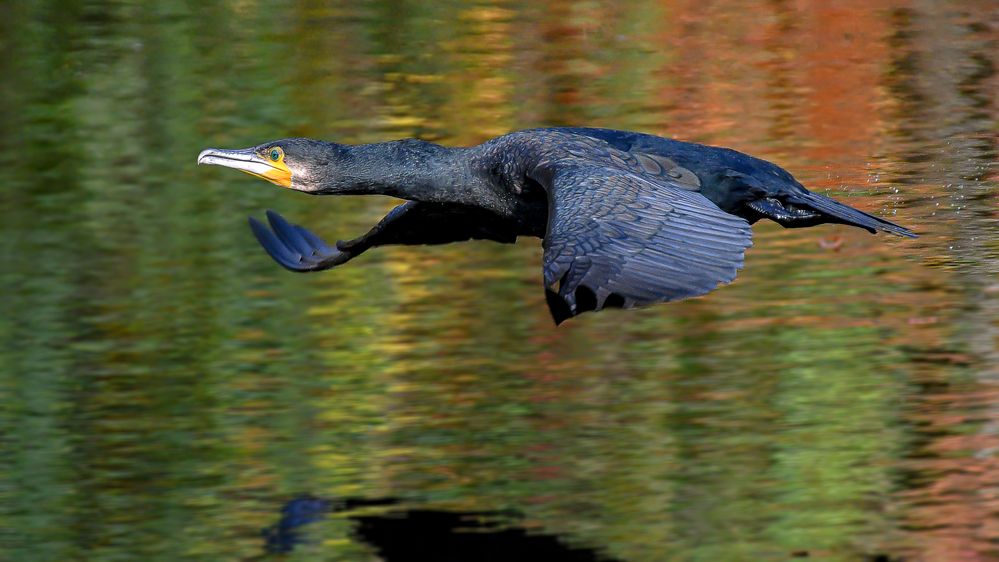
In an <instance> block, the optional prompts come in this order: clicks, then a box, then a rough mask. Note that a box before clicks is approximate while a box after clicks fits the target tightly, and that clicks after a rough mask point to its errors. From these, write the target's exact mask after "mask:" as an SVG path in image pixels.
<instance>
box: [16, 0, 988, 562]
mask: <svg viewBox="0 0 999 562" xmlns="http://www.w3.org/2000/svg"><path fill="white" fill-rule="evenodd" d="M4 16H5V17H4V18H3V19H2V20H0V47H2V50H3V52H4V53H5V56H4V57H2V58H0V71H2V75H3V76H4V80H3V81H0V94H2V95H3V99H4V100H5V101H4V103H3V104H0V140H2V141H3V147H4V150H0V164H2V165H3V169H4V183H3V189H0V203H2V208H3V209H4V211H5V212H4V220H3V221H2V222H0V234H2V236H0V252H2V254H0V256H2V258H3V267H2V268H0V289H2V293H3V295H4V300H3V303H4V306H5V314H3V315H2V316H0V445H2V447H3V454H2V455H0V500H2V501H0V523H2V525H0V559H3V560H12V561H20V560H24V561H28V560H30V561H32V562H35V561H48V560H53V561H55V560H59V561H62V560H74V559H86V560H95V561H111V560H134V559H148V560H177V559H194V560H197V559H204V560H234V559H235V560H239V559H253V558H254V557H258V556H260V551H261V549H260V541H261V537H260V534H259V530H260V529H261V528H265V527H268V526H269V525H273V524H274V514H273V511H274V506H276V505H281V504H282V502H284V501H286V500H287V499H288V498H291V497H296V495H297V494H300V493H301V492H302V491H303V490H310V491H312V492H313V493H315V494H317V496H318V497H321V498H334V497H339V498H344V497H368V498H378V497H393V498H398V499H399V501H400V502H403V503H404V505H405V508H401V509H405V510H406V511H408V512H410V513H437V514H448V513H450V514H461V513H481V512H496V511H510V510H512V511H515V512H517V513H521V514H523V519H521V520H518V521H517V522H516V525H517V527H518V528H520V529H524V531H523V532H524V534H523V537H556V536H557V537H558V540H557V542H558V544H561V545H565V547H566V548H570V549H576V550H579V549H593V551H594V552H600V553H606V556H608V557H611V558H613V559H616V560H628V561H643V560H649V561H660V560H664V559H669V560H705V561H706V560H711V561H714V560H726V561H738V560H751V561H756V560H787V559H789V558H791V557H794V556H804V554H805V553H807V555H808V556H809V558H810V559H818V560H829V561H844V562H846V561H856V560H865V559H867V560H902V559H904V560H906V561H952V560H962V561H984V560H989V559H994V558H995V557H997V556H999V547H997V541H999V456H997V455H999V406H997V405H999V371H997V367H996V366H997V365H999V343H997V342H999V322H997V319H999V245H997V242H996V241H997V240H999V236H997V234H999V227H997V222H996V216H997V208H996V201H997V200H999V199H997V198H996V187H997V178H996V169H995V162H996V161H997V149H996V142H995V133H996V130H997V126H999V125H997V121H999V119H997V111H996V105H995V95H994V92H995V91H997V90H999V82H997V80H999V79H997V77H996V76H997V73H996V72H995V67H996V64H997V61H996V54H997V53H999V45H997V39H996V35H995V28H996V25H997V21H996V12H995V6H994V3H992V2H989V1H987V0H960V1H956V2H950V3H945V4H944V3H931V2H903V1H899V0H875V1H873V2H872V1H865V2H860V1H859V0H847V1H845V2H835V3H828V2H819V1H814V2H812V1H803V2H797V3H789V2H784V1H780V0H775V1H769V2H749V1H748V0H726V1H721V2H713V3H705V2H689V1H685V0H664V1H660V2H635V3H628V4H618V3H608V2H599V1H598V2H586V3H577V2H563V1H553V2H542V3H537V2H533V3H530V2H516V1H514V2H508V3H497V4H488V3H478V2H474V3H457V2H442V3H414V2H404V3H398V2H392V3H389V2H370V1H364V2H356V3H348V2H333V3H323V2H310V1H299V2H292V1H288V0H276V1H271V2H266V3H264V2H254V1H250V2H212V1H207V2H199V3H198V12H197V13H196V14H195V13H192V12H191V11H190V7H189V4H188V3H183V2H176V1H171V0H160V1H157V2H129V1H125V2H114V3H111V2H59V1H38V2H31V3H15V4H14V5H13V6H10V7H8V8H7V9H5V14H4ZM990 92H991V93H990ZM549 124H575V125H583V124H585V125H595V126H608V127H615V128H629V129H640V130H643V131H649V132H655V133H660V134H667V135H669V134H672V135H676V136H678V137H682V138H685V139H690V140H698V141H702V142H710V143H716V144H724V145H728V146H732V147H735V148H739V149H742V150H745V151H747V152H751V153H753V154H756V155H759V156H762V157H765V158H769V159H772V160H775V161H777V162H779V163H781V164H783V165H784V166H786V167H787V168H788V169H790V170H792V171H793V172H794V173H795V174H796V175H797V177H798V178H799V179H801V180H802V182H803V183H804V184H805V185H807V186H809V187H810V188H812V189H815V190H818V191H820V192H831V193H832V194H833V195H836V196H838V197H840V198H842V199H844V200H847V201H848V202H849V203H851V204H853V205H855V206H858V207H860V208H863V209H865V210H868V211H871V212H878V213H884V214H885V215H888V216H891V217H892V219H893V220H895V221H897V222H899V223H901V224H904V225H906V226H910V227H912V228H913V229H914V230H916V231H917V232H919V233H920V234H922V237H921V238H919V239H918V240H915V241H907V240H896V239H891V238H887V237H884V236H878V237H873V236H869V235H867V234H866V233H864V232H860V231H856V230H851V229H847V228H839V227H833V226H827V227H821V228H813V229H803V230H781V229H779V228H778V227H775V226H773V225H759V226H757V227H756V246H755V247H754V248H753V249H752V250H751V251H750V253H749V255H748V259H747V265H746V269H745V270H744V271H743V273H742V274H741V275H740V278H739V280H738V281H737V282H736V283H735V284H734V285H732V286H730V287H727V288H724V289H722V290H720V291H718V292H716V293H713V294H712V295H709V296H707V297H705V298H702V299H697V300H694V301H690V302H684V303H677V304H671V305H668V306H659V307H653V308H650V309H647V310H643V311H637V312H614V311H612V312H604V313H601V314H599V315H593V316H591V317H584V318H580V319H577V320H575V321H572V322H569V323H567V324H566V325H565V326H563V327H562V328H559V329H554V328H553V327H552V326H551V323H550V319H549V318H548V317H547V312H546V310H545V306H544V303H543V295H542V291H541V289H540V287H539V279H540V269H539V265H538V264H539V257H540V250H539V247H538V244H537V243H536V242H531V241H524V242H522V243H520V244H518V245H516V246H513V247H507V246H501V245H490V244H488V243H466V244H460V245H452V246H442V247H433V248H394V249H385V250H379V251H377V252H372V253H371V254H370V255H365V256H364V257H363V259H359V260H357V261H355V262H351V263H350V264H349V266H348V267H344V268H343V269H339V270H337V271H334V272H329V273H327V274H325V275H314V276H302V275H292V274H289V273H287V272H285V271H283V270H281V269H279V268H278V267H276V266H275V265H274V264H273V263H272V262H271V261H270V259H269V258H267V257H266V256H265V255H264V254H263V252H262V251H261V250H260V249H259V248H258V247H257V246H256V243H255V242H254V241H253V239H252V236H251V235H250V233H249V231H248V229H247V228H246V226H245V217H246V215H248V214H255V215H259V214H260V213H261V211H262V210H263V209H266V208H274V209H278V210H280V211H281V212H282V213H284V214H287V215H288V216H289V217H292V218H294V219H295V220H297V221H301V222H302V223H303V224H308V225H310V227H314V228H315V230H316V231H317V232H318V233H320V234H322V235H324V236H327V237H329V238H347V237H350V236H352V235H355V234H357V233H359V232H362V231H363V230H364V229H366V228H367V227H368V226H370V225H371V224H372V223H373V222H374V221H376V220H377V219H378V218H379V217H380V216H381V215H382V213H383V212H384V210H385V209H386V208H387V207H389V206H390V205H392V202H390V201H388V200H385V199H379V198H370V199H364V198H337V199H331V198H325V199H317V198H309V197H305V196H300V195H298V194H292V193H287V192H282V191H281V190H279V189H275V188H272V187H269V186H266V185H265V184H262V183H260V182H257V181H254V180H252V179H251V178H244V177H241V176H240V177H237V175H236V174H229V173H224V172H219V171H217V170H210V169H198V168H197V167H196V166H194V160H195V156H196V155H197V154H198V152H199V150H200V149H201V148H203V147H205V146H245V145H249V144H252V143H255V142H258V141H260V140H262V139H269V138H274V137H279V136H285V135H307V136H316V137H326V138H335V139H338V140H342V141H347V142H368V141H374V140H382V139H388V138H395V137H402V136H411V135H419V136H422V137H424V138H427V139H431V140H437V141H440V142H444V143H449V144H467V143H475V142H479V141H482V140H484V139H486V138H488V137H490V136H492V135H495V134H498V133H501V132H505V131H507V130H511V129H516V128H524V127H532V126H538V125H549ZM347 519H348V518H342V517H341V518H336V517H327V518H323V519H321V520H317V521H315V522H313V523H311V524H310V526H311V527H313V528H314V529H315V532H314V533H312V531H310V533H311V534H312V535H313V536H315V537H317V538H318V540H317V541H315V542H307V543H305V544H303V545H302V547H301V548H296V549H295V551H294V553H293V554H292V556H295V557H296V558H297V559H308V560H320V559H322V560H326V559H334V560H370V559H371V558H372V556H375V553H376V552H385V551H379V550H378V548H381V547H373V546H371V541H368V539H365V538H363V537H359V536H358V535H357V534H356V533H355V531H354V530H352V529H354V527H353V526H352V524H351V522H350V521H348V520H347ZM361 539H363V540H361ZM551 540H555V539H551ZM379 544H381V543H379ZM601 555H603V554H601ZM384 556H388V555H387V554H384Z"/></svg>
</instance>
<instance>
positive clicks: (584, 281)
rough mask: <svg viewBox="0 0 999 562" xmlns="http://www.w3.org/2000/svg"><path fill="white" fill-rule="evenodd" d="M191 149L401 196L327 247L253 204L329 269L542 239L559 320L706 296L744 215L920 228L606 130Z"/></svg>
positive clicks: (799, 222) (299, 184)
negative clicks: (477, 244) (359, 260)
mask: <svg viewBox="0 0 999 562" xmlns="http://www.w3.org/2000/svg"><path fill="white" fill-rule="evenodd" d="M198 163H199V164H214V165H218V166H226V167H229V168H236V169H237V170H241V171H243V172H247V173H249V174H252V175H254V176H257V177H260V178H263V179H266V180H268V181H270V182H273V183H275V184H277V185H280V186H282V187H287V188H291V189H294V190H297V191H303V192H306V193H311V194H316V195H348V194H350V195H363V194H379V195H390V196H394V197H398V198H401V199H406V200H407V202H405V203H403V204H401V205H399V206H398V207H395V208H394V209H392V210H391V211H390V212H389V213H388V214H387V215H386V216H385V218H383V219H382V220H381V221H380V222H379V223H378V224H377V225H375V226H374V227H373V228H372V229H371V230H370V231H369V232H368V233H367V234H365V235H363V236H361V237H359V238H355V239H353V240H346V241H339V242H337V243H336V244H335V245H333V246H330V245H328V244H326V243H325V242H323V241H322V240H321V239H320V238H319V237H318V236H316V235H315V234H313V233H312V232H310V231H308V230H306V229H305V228H302V227H301V226H298V225H293V224H290V223H288V222H287V221H286V220H284V218H283V217H281V215H279V214H277V213H275V212H273V211H268V212H267V218H268V221H269V223H270V228H268V227H267V226H264V225H263V224H262V223H260V222H258V221H257V220H256V219H254V218H252V217H251V218H250V227H251V228H252V230H253V233H254V234H255V235H256V237H257V240H258V241H259V242H260V244H261V245H262V246H263V247H264V249H265V250H266V251H267V253H268V254H270V256H271V257H272V258H274V260H275V261H277V262H278V263H279V264H281V265H282V266H284V267H285V268H287V269H289V270H291V271H319V270H323V269H330V268H332V267H336V266H338V265H341V264H343V263H345V262H347V261H348V260H350V259H353V258H354V257H356V256H358V255H359V254H361V253H363V252H365V251H366V250H368V249H369V248H373V247H375V246H384V245H387V244H407V245H414V244H445V243H448V242H459V241H464V240H469V239H479V240H493V241H496V242H503V243H512V242H514V241H515V240H516V239H517V237H518V236H535V237H538V238H542V239H543V240H544V242H543V247H544V265H543V278H544V287H545V295H546V299H547V302H548V307H549V309H550V311H551V314H552V317H553V318H554V320H555V323H556V324H559V323H561V322H562V321H564V320H566V319H567V318H571V317H573V316H576V315H578V314H580V313H582V312H586V311H589V310H601V309H602V308H606V307H610V306H613V307H623V308H631V307H635V306H643V305H648V304H653V303H657V302H665V301H672V300H678V299H683V298H688V297H693V296H697V295H703V294H705V293H707V292H709V291H711V290H712V289H714V288H715V287H717V286H718V285H719V284H722V283H727V282H729V281H732V279H734V278H735V276H736V271H737V270H738V269H740V268H741V267H742V264H743V254H744V253H745V250H746V248H748V247H749V246H751V245H752V241H751V238H752V230H751V228H750V226H749V225H750V224H752V223H754V222H756V221H757V220H759V219H761V218H768V219H770V220H773V221H775V222H777V223H778V224H780V225H782V226H784V227H787V228H796V227H804V226H813V225H817V224H822V223H839V224H847V225H851V226H857V227H860V228H864V229H866V230H868V231H870V232H872V233H874V232H877V231H884V232H890V233H892V234H897V235H900V236H907V237H910V238H915V237H916V235H915V234H913V233H912V231H910V230H908V229H906V228H904V227H901V226H899V225H896V224H894V223H891V222H889V221H887V220H884V219H882V218H879V217H875V216H873V215H869V214H867V213H865V212H863V211H859V210H857V209H854V208H852V207H849V206H847V205H844V204H842V203H839V202H837V201H834V200H832V199H830V198H828V197H824V196H822V195H819V194H816V193H812V192H810V191H808V190H807V189H805V188H804V186H802V185H801V184H800V183H799V182H798V181H797V180H795V179H794V177H792V176H791V174H789V173H788V172H787V171H785V170H784V169H782V168H781V167H779V166H777V165H775V164H772V163H770V162H767V161H764V160H760V159H758V158H754V157H752V156H748V155H746V154H742V153H740V152H737V151H735V150H730V149H727V148H718V147H713V146H704V145H700V144H695V143H689V142H682V141H676V140H670V139H665V138H662V137H657V136H653V135H647V134H642V133H634V132H629V131H616V130H610V129H594V128H549V129H531V130H526V131H518V132H514V133H510V134H507V135H503V136H500V137H496V138H494V139H492V140H489V141H487V142H485V143H483V144H481V145H478V146H474V147H467V148H465V147H461V148H448V147H443V146H440V145H437V144H433V143H430V142H426V141H421V140H416V139H404V140H398V141H392V142H385V143H377V144H364V145H344V144H336V143H329V142H322V141H317V140H312V139H304V138H293V139H284V140H277V141H272V142H266V143H264V144H261V145H258V146H255V147H252V148H247V149H243V150H221V149H214V148H210V149H206V150H204V151H202V152H201V154H200V155H199V156H198Z"/></svg>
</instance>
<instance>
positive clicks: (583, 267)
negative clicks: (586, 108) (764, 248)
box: [535, 161, 752, 324]
mask: <svg viewBox="0 0 999 562" xmlns="http://www.w3.org/2000/svg"><path fill="white" fill-rule="evenodd" d="M535 175H536V176H537V177H536V178H535V179H536V180H537V181H539V183H541V184H542V186H544V187H545V188H546V189H547V191H548V198H549V215H548V232H547V235H546V236H545V244H544V247H545V255H544V281H545V291H546V297H547V301H548V307H549V309H550V310H551V313H552V317H553V318H554V319H555V322H556V324H558V323H561V322H562V321H563V320H565V319H567V318H571V317H573V316H576V315H578V314H580V313H582V312H586V311H588V310H600V309H602V308H604V307H606V306H619V307H624V308H631V307H634V306H643V305H648V304H652V303H657V302H665V301H672V300H678V299H683V298H687V297H693V296H697V295H703V294H704V293H707V292H709V291H711V290H712V289H714V288H715V287H717V286H718V285H719V284H722V283H727V282H729V281H731V280H732V279H734V278H735V275H736V272H737V271H738V270H739V268H741V267H742V263H743V255H744V253H745V250H746V248H748V247H749V246H751V245H752V230H751V229H750V227H749V223H747V222H746V221H745V220H743V219H741V218H739V217H736V216H734V215H730V214H728V213H725V212H724V211H722V210H721V209H719V208H718V207H717V206H715V205H714V204H713V203H712V202H711V201H709V200H708V199H707V198H705V197H704V196H703V195H701V194H699V193H696V192H692V191H690V190H689V187H687V186H683V185H679V184H676V183H674V182H672V181H670V180H668V179H665V178H654V179H653V178H649V177H644V176H641V175H639V174H635V173H632V172H629V171H624V170H621V169H619V168H617V167H614V166H601V165H595V164H592V163H586V162H581V161H576V163H573V164H558V165H556V166H555V167H554V168H552V169H549V170H547V171H542V172H541V173H536V174H535Z"/></svg>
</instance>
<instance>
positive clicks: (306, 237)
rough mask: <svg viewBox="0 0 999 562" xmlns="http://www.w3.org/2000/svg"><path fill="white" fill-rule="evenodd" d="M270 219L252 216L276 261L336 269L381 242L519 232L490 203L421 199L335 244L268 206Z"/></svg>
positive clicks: (504, 237)
mask: <svg viewBox="0 0 999 562" xmlns="http://www.w3.org/2000/svg"><path fill="white" fill-rule="evenodd" d="M267 222H268V223H269V225H270V228H268V227H267V226H265V225H264V224H263V223H261V222H260V221H258V220H257V219H255V218H253V217H250V229H251V230H252V231H253V235H254V236H256V238H257V241H258V242H260V245H261V246H263V248H264V250H266V251H267V253H268V254H270V256H271V257H272V258H274V261H276V262H278V263H279V264H280V265H281V266H282V267H284V268H285V269H289V270H291V271H298V272H308V271H322V270H324V269H330V268H332V267H336V266H338V265H340V264H343V263H345V262H347V261H349V260H351V259H353V258H355V257H357V256H358V255H360V254H362V253H364V252H365V251H367V250H369V249H371V248H374V247H377V246H386V245H390V244H400V245H422V244H448V243H451V242H463V241H465V240H473V239H474V240H493V241H496V242H501V243H506V244H510V243H513V242H515V241H516V240H517V235H518V232H517V229H516V225H515V224H513V223H512V222H510V221H506V220H504V219H502V218H501V217H499V216H497V215H495V214H493V213H490V212H489V211H486V210H484V209H476V208H473V207H467V206H464V205H457V204H441V203H424V202H416V201H407V202H405V203H403V204H401V205H399V206H397V207H395V208H394V209H392V210H391V211H389V213H388V214H387V215H385V218H383V219H382V220H381V221H379V222H378V224H376V225H375V226H374V227H372V228H371V230H369V231H368V232H367V233H366V234H364V235H363V236H359V237H357V238H354V239H353V240H346V241H344V240H341V241H339V242H337V243H336V244H332V245H330V244H327V243H326V242H324V241H323V240H322V239H321V238H319V237H318V236H316V235H315V234H313V233H312V232H310V231H309V230H308V229H306V228H304V227H301V226H299V225H297V224H291V223H289V222H288V221H287V220H285V218H284V217H282V216H281V215H279V214H278V213H276V212H274V211H267Z"/></svg>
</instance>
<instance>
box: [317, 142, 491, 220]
mask: <svg viewBox="0 0 999 562" xmlns="http://www.w3.org/2000/svg"><path fill="white" fill-rule="evenodd" d="M340 149H341V150H343V151H345V154H344V155H343V156H344V157H343V160H342V161H346V162H348V163H349V165H348V166H344V168H343V169H341V170H337V169H332V170H329V171H328V174H329V178H327V180H326V182H325V183H326V184H327V185H328V186H329V188H330V189H328V190H324V191H325V192H327V193H342V194H355V195H361V194H376V195H389V196H392V197H398V198H400V199H408V200H410V201H423V202H429V203H459V204H466V205H474V206H481V204H482V202H483V201H484V200H487V199H488V198H489V192H490V191H491V190H490V188H489V186H488V185H486V183H485V182H483V181H482V180H481V179H480V178H479V177H478V175H476V174H474V173H473V172H472V170H471V167H470V163H469V159H468V150H469V149H467V148H447V147H443V146H440V145H436V144H433V143H429V142H426V141H420V140H414V139H406V140H400V141H392V142H385V143H377V144H362V145H352V146H341V147H340Z"/></svg>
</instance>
